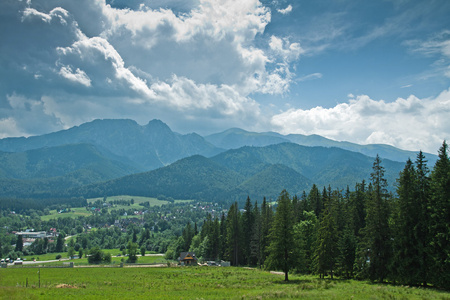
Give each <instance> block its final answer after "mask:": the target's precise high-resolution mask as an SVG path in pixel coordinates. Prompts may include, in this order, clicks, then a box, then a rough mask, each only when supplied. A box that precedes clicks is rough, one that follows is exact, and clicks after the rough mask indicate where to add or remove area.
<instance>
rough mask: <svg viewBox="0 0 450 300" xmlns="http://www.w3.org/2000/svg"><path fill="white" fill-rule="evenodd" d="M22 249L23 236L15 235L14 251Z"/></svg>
mask: <svg viewBox="0 0 450 300" xmlns="http://www.w3.org/2000/svg"><path fill="white" fill-rule="evenodd" d="M22 250H23V238H22V235H18V236H17V241H16V248H15V251H16V252H19V251H20V252H22Z"/></svg>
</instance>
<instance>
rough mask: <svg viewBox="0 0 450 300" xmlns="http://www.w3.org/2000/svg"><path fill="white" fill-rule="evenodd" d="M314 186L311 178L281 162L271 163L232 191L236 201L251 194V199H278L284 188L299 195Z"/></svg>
mask: <svg viewBox="0 0 450 300" xmlns="http://www.w3.org/2000/svg"><path fill="white" fill-rule="evenodd" d="M311 186H312V182H311V180H310V179H308V178H306V177H305V176H303V175H301V174H300V173H298V172H296V171H295V170H293V169H291V168H289V167H287V166H285V165H281V164H276V165H269V166H267V167H266V168H265V169H264V170H262V171H261V172H259V173H257V174H255V175H254V176H252V177H251V178H249V179H248V180H246V181H244V182H242V183H241V184H240V185H239V186H237V187H236V189H235V190H233V191H232V192H231V193H230V196H231V195H232V196H233V197H234V198H235V200H236V201H242V200H243V199H246V197H247V196H250V198H251V199H261V197H264V196H265V197H268V198H272V199H276V197H277V196H278V195H279V194H280V192H281V191H282V190H283V189H286V190H288V191H289V193H291V194H293V195H294V194H297V195H299V194H300V193H301V192H302V191H304V190H305V191H309V189H310V188H311Z"/></svg>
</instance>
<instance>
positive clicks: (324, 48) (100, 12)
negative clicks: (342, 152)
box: [0, 0, 450, 153]
mask: <svg viewBox="0 0 450 300" xmlns="http://www.w3.org/2000/svg"><path fill="white" fill-rule="evenodd" d="M449 15H450V1H447V0H437V1H408V0H395V1H394V0H392V1H389V0H385V1H381V0H379V1H347V0H334V1H331V0H321V1H309V0H308V1H284V0H274V1H270V0H265V1H263V0H260V1H258V0H241V1H231V0H221V1H218V0H199V1H198V0H183V1H181V0H166V1H162V0H153V1H150V0H140V1H139V0H127V1H125V0H108V1H105V0H79V1H69V0H45V1H44V0H21V1H20V0H6V1H1V3H0V29H1V30H0V138H4V137H10V136H30V135H37V134H43V133H48V132H52V131H56V130H61V129H66V128H69V127H72V126H76V125H79V124H81V123H84V122H88V121H91V120H93V119H102V118H130V119H134V120H136V121H137V122H138V123H140V124H145V123H147V122H148V121H149V120H151V119H154V118H157V119H161V120H162V121H164V122H166V123H167V124H168V125H169V126H170V127H171V128H172V129H173V130H174V131H177V132H180V133H188V132H197V133H200V134H209V133H214V132H218V131H222V130H225V129H227V128H230V127H241V128H243V129H246V130H252V131H277V132H280V133H283V134H288V133H300V134H319V135H322V136H325V137H328V138H331V139H335V140H346V141H351V142H356V143H361V144H368V143H385V144H390V145H394V146H396V147H399V148H403V149H409V150H419V149H422V150H424V151H428V152H432V153H435V152H436V151H437V149H438V148H439V146H440V144H441V143H442V141H443V140H444V139H446V140H449V138H450V18H449V17H448V16H449Z"/></svg>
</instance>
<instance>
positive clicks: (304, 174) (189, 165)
mask: <svg viewBox="0 0 450 300" xmlns="http://www.w3.org/2000/svg"><path fill="white" fill-rule="evenodd" d="M372 161H373V158H370V157H367V156H364V155H362V154H360V153H356V152H351V151H346V150H343V149H339V148H324V147H304V146H300V145H296V144H292V143H284V144H278V145H271V146H267V147H243V148H240V149H236V150H229V151H226V152H224V153H221V154H219V155H217V156H214V157H212V158H206V157H202V156H193V157H190V158H186V159H183V160H180V161H178V162H175V163H173V164H172V165H169V166H167V167H164V168H160V169H158V170H154V171H150V172H145V173H140V174H134V175H129V176H126V177H123V178H118V179H115V180H112V181H109V182H105V183H98V184H93V185H90V186H86V187H83V188H82V189H79V188H77V189H75V190H72V191H69V192H68V194H67V195H76V196H84V197H103V196H113V195H139V196H149V197H157V196H158V195H165V196H167V197H172V198H180V197H183V198H185V199H196V200H202V201H217V202H222V203H228V202H230V201H240V202H242V201H243V200H242V199H245V197H246V196H252V197H256V198H262V197H266V198H267V199H273V200H274V199H276V198H277V195H278V194H279V190H280V189H283V188H286V189H288V190H290V191H291V192H292V193H293V194H297V195H300V194H301V193H303V191H306V190H308V189H309V188H310V187H311V186H312V183H316V184H317V185H319V186H328V185H330V186H331V187H332V188H339V189H344V188H346V187H347V186H354V185H355V183H356V182H358V181H359V180H361V179H366V180H367V179H368V174H370V169H371V166H372ZM385 165H386V170H387V171H386V177H387V178H388V180H389V181H390V182H394V181H395V178H396V176H397V175H398V172H399V171H400V170H401V168H402V166H403V164H402V163H398V162H393V161H389V160H385ZM392 188H393V186H390V190H392Z"/></svg>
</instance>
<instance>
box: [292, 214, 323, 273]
mask: <svg viewBox="0 0 450 300" xmlns="http://www.w3.org/2000/svg"><path fill="white" fill-rule="evenodd" d="M317 227H318V220H317V217H316V214H315V213H314V211H303V216H302V221H300V222H299V223H298V224H296V225H294V234H295V237H296V239H297V240H301V244H300V251H301V254H302V258H303V260H302V262H301V264H300V265H299V267H298V269H299V271H300V272H302V273H306V274H310V273H312V271H313V270H312V264H313V259H314V249H315V248H314V245H316V239H317Z"/></svg>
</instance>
